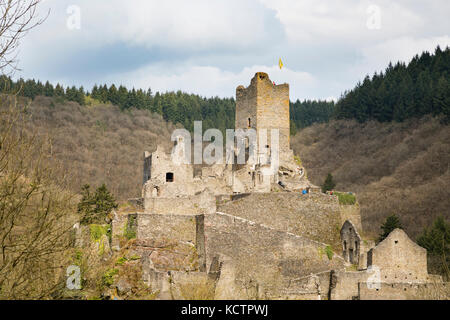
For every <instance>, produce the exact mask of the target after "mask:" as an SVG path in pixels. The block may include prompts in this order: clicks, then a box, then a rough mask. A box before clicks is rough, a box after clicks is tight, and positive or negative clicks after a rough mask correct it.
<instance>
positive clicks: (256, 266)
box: [205, 212, 343, 295]
mask: <svg viewBox="0 0 450 320" xmlns="http://www.w3.org/2000/svg"><path fill="white" fill-rule="evenodd" d="M205 244H206V260H207V265H210V263H211V261H213V259H214V258H215V257H217V256H219V257H220V256H222V255H223V256H226V257H229V260H230V261H231V262H232V263H233V264H234V270H235V271H234V273H235V274H234V276H235V279H236V281H240V282H242V283H253V284H254V283H257V284H258V286H260V289H259V290H260V292H264V290H266V291H267V292H269V293H270V295H275V294H276V293H277V292H278V290H282V289H283V286H284V283H285V280H286V279H297V278H300V277H302V276H306V275H309V274H311V273H317V272H321V271H327V270H331V269H340V268H342V267H343V259H342V258H340V257H339V256H338V255H336V254H334V255H333V256H332V257H331V260H330V259H329V257H328V256H327V254H326V245H325V244H323V243H319V242H315V241H312V240H309V239H306V238H303V237H300V236H297V235H294V234H291V233H287V232H282V231H278V230H274V229H271V228H269V227H267V226H263V225H261V224H258V223H254V222H252V221H249V220H246V219H242V218H239V217H234V216H232V215H228V214H225V213H219V212H218V213H216V214H211V215H205ZM261 286H263V287H264V289H262V288H261ZM269 293H267V294H268V295H269Z"/></svg>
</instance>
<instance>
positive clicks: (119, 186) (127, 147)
mask: <svg viewBox="0 0 450 320" xmlns="http://www.w3.org/2000/svg"><path fill="white" fill-rule="evenodd" d="M24 104H25V101H23V99H22V101H21V103H20V105H24ZM1 107H2V108H3V107H4V106H1ZM1 110H2V109H1V108H0V111H1ZM27 112H28V115H29V121H27V122H26V123H27V125H28V128H27V131H28V132H30V133H37V134H38V135H39V136H42V137H49V138H50V139H49V143H51V146H50V147H49V150H50V151H51V152H50V154H49V155H48V158H47V159H48V161H53V162H54V164H55V165H58V166H59V167H61V168H60V169H61V170H58V171H59V172H61V173H60V176H61V178H63V177H62V175H64V179H61V180H64V181H66V183H67V185H66V186H65V187H67V188H69V189H70V190H72V191H74V192H76V193H79V192H80V190H81V187H82V186H83V185H84V184H90V185H91V186H92V187H95V188H96V187H98V186H100V185H101V184H102V183H106V185H107V187H108V189H109V190H110V191H111V192H112V193H113V194H114V196H116V197H117V198H118V199H119V200H126V199H128V198H132V197H139V196H140V194H141V188H142V166H143V153H144V151H153V150H155V149H156V145H157V144H161V145H163V146H165V147H166V149H167V151H170V147H171V141H170V136H171V134H172V132H173V130H174V129H175V126H174V125H173V124H172V123H170V122H166V121H164V119H163V118H162V117H161V116H160V115H158V114H155V113H151V112H150V111H148V110H137V109H129V110H126V111H121V110H120V109H119V107H117V106H113V105H106V104H105V105H96V106H94V107H89V106H81V105H79V104H78V103H76V102H63V103H60V102H57V101H55V99H54V98H48V97H36V99H34V100H33V101H32V102H31V104H30V105H29V106H28V108H27Z"/></svg>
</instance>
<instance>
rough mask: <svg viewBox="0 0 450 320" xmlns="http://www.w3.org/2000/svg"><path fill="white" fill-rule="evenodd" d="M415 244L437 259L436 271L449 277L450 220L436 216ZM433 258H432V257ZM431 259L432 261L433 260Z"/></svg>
mask: <svg viewBox="0 0 450 320" xmlns="http://www.w3.org/2000/svg"><path fill="white" fill-rule="evenodd" d="M417 244H418V245H419V246H421V247H423V248H425V249H427V253H428V255H429V256H431V258H432V259H431V260H432V261H433V260H434V261H437V262H438V263H437V264H438V270H437V271H438V272H440V273H441V274H443V275H444V276H446V278H447V279H449V277H450V271H449V267H448V266H449V264H450V222H449V221H446V220H445V219H444V217H438V218H437V219H436V220H435V221H434V223H433V226H432V227H431V228H425V229H424V230H423V232H422V234H421V235H420V236H419V237H418V238H417ZM433 258H434V259H433ZM434 261H433V262H434Z"/></svg>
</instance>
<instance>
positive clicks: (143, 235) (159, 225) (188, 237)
mask: <svg viewBox="0 0 450 320" xmlns="http://www.w3.org/2000/svg"><path fill="white" fill-rule="evenodd" d="M130 218H132V219H136V222H135V231H136V238H137V239H142V240H145V239H161V238H165V239H170V240H174V241H182V242H190V243H192V244H195V243H196V239H197V218H196V216H192V215H177V214H150V213H136V214H133V215H130Z"/></svg>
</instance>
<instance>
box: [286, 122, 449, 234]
mask: <svg viewBox="0 0 450 320" xmlns="http://www.w3.org/2000/svg"><path fill="white" fill-rule="evenodd" d="M291 145H292V147H293V149H294V151H295V152H296V154H300V156H301V158H302V160H303V163H304V165H305V166H306V168H307V169H308V177H309V178H310V179H311V181H312V182H313V183H315V184H318V185H321V184H322V183H323V181H324V179H325V177H326V174H327V173H328V172H331V173H332V174H333V176H334V178H335V180H336V182H337V186H336V189H337V190H346V191H354V192H356V193H357V195H358V200H359V202H360V204H361V209H362V222H363V228H364V229H365V230H367V231H368V232H369V233H370V234H372V235H377V234H378V233H379V226H380V224H381V223H382V222H383V221H384V219H385V218H386V216H388V215H390V214H392V213H396V214H398V215H399V216H400V219H401V221H402V223H403V225H404V227H405V229H406V231H407V232H408V234H410V235H411V236H413V237H415V236H417V234H418V233H419V232H421V230H422V229H423V227H424V226H426V225H429V224H430V223H431V221H432V220H433V219H434V218H435V217H436V216H438V215H444V216H446V217H447V218H450V210H449V208H450V126H445V125H442V124H441V123H440V122H439V120H438V119H433V118H430V117H425V118H422V119H421V120H410V121H407V122H404V123H377V122H368V123H365V124H359V123H357V122H354V121H333V122H331V123H329V124H319V125H313V126H311V127H308V128H306V129H304V130H302V131H300V132H299V133H298V134H297V135H296V136H295V137H292V139H291Z"/></svg>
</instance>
